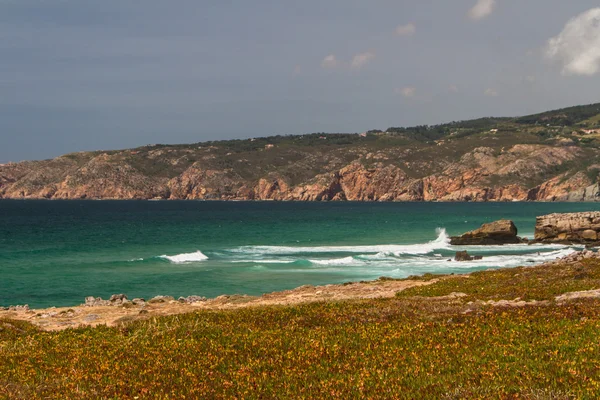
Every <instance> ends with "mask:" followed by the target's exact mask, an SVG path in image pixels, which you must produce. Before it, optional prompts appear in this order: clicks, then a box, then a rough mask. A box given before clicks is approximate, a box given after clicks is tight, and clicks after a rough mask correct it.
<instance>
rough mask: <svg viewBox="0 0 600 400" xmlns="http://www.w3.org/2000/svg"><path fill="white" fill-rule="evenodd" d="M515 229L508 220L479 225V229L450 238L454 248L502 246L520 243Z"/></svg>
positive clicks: (520, 240)
mask: <svg viewBox="0 0 600 400" xmlns="http://www.w3.org/2000/svg"><path fill="white" fill-rule="evenodd" d="M521 242H522V239H521V238H519V237H518V236H517V227H516V226H515V224H514V223H513V222H512V221H510V220H500V221H495V222H490V223H488V224H483V225H481V228H479V229H475V230H474V231H470V232H466V233H465V234H463V235H461V236H453V237H451V238H450V244H452V245H456V246H477V245H503V244H515V243H521Z"/></svg>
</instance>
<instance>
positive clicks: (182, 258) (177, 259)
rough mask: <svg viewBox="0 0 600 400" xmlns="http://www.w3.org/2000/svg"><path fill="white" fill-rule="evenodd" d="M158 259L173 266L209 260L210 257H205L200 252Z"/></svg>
mask: <svg viewBox="0 0 600 400" xmlns="http://www.w3.org/2000/svg"><path fill="white" fill-rule="evenodd" d="M158 258H162V259H164V260H169V261H170V262H172V263H173V264H186V263H191V262H198V261H206V260H208V257H207V256H205V255H204V254H203V253H202V252H201V251H200V250H198V251H196V252H194V253H182V254H177V255H174V256H167V255H162V256H158Z"/></svg>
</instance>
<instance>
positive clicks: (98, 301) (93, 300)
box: [83, 296, 111, 307]
mask: <svg viewBox="0 0 600 400" xmlns="http://www.w3.org/2000/svg"><path fill="white" fill-rule="evenodd" d="M83 305H84V306H85V307H98V306H110V305H111V303H110V301H109V300H102V297H94V296H88V297H86V298H85V303H84V304H83Z"/></svg>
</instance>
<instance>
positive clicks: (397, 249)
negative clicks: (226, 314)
mask: <svg viewBox="0 0 600 400" xmlns="http://www.w3.org/2000/svg"><path fill="white" fill-rule="evenodd" d="M437 234H438V237H437V239H435V240H433V241H430V242H427V243H421V244H407V245H397V244H384V245H367V246H314V247H294V246H242V247H238V248H236V249H231V250H230V252H232V253H245V254H253V255H289V254H311V253H316V254H318V253H358V254H368V253H388V254H395V255H400V254H428V253H431V252H433V251H434V250H442V249H450V238H449V237H448V234H447V233H446V229H444V228H438V229H437Z"/></svg>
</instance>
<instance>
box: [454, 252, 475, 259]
mask: <svg viewBox="0 0 600 400" xmlns="http://www.w3.org/2000/svg"><path fill="white" fill-rule="evenodd" d="M454 259H455V260H456V261H472V260H473V258H472V257H471V256H470V255H469V252H468V251H457V252H456V256H455V257H454Z"/></svg>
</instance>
